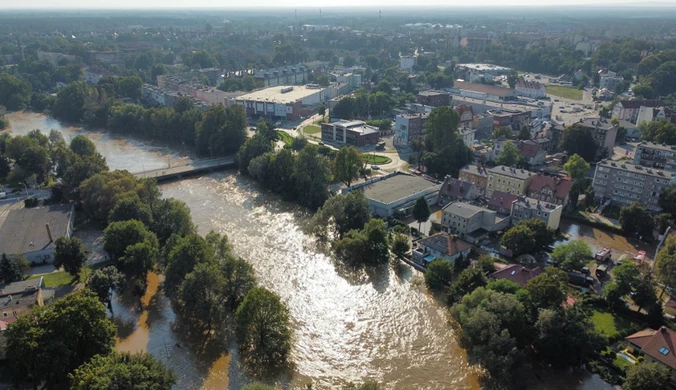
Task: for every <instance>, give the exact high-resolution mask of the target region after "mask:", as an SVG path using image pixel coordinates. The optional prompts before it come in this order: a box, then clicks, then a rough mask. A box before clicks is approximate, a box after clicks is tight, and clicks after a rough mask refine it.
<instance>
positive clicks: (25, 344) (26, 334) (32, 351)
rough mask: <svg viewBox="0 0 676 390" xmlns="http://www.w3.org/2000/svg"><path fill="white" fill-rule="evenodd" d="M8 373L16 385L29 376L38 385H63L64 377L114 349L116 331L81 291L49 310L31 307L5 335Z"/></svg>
mask: <svg viewBox="0 0 676 390" xmlns="http://www.w3.org/2000/svg"><path fill="white" fill-rule="evenodd" d="M5 336H6V338H7V348H6V351H7V361H8V362H10V367H11V368H10V370H9V372H10V373H11V374H12V377H13V378H14V379H15V380H17V381H22V380H24V379H26V378H27V377H29V376H31V377H32V379H33V386H34V387H35V388H38V386H40V385H41V383H42V382H47V383H49V384H50V385H54V384H57V383H61V384H65V383H66V379H67V375H68V374H69V373H71V372H73V371H74V370H75V369H76V368H78V367H80V366H81V365H82V364H83V363H85V362H87V361H89V360H90V359H91V358H92V357H94V356H96V355H107V354H109V353H111V352H112V351H113V348H114V346H115V325H114V324H113V323H112V322H111V321H110V319H108V316H107V314H106V308H105V307H104V306H103V304H101V302H99V300H98V298H97V297H96V294H94V293H93V292H91V291H89V290H86V289H85V290H80V291H77V292H74V293H72V294H69V295H66V296H65V297H63V298H61V299H58V300H57V301H56V302H54V304H53V305H51V306H45V307H37V306H36V307H34V308H33V315H25V316H20V317H19V318H18V319H17V321H16V322H14V323H13V324H11V325H10V326H9V327H8V329H7V330H6V332H5Z"/></svg>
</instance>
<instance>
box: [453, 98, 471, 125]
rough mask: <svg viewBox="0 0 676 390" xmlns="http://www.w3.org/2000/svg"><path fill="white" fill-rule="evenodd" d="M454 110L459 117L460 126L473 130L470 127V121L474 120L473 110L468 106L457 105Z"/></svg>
mask: <svg viewBox="0 0 676 390" xmlns="http://www.w3.org/2000/svg"><path fill="white" fill-rule="evenodd" d="M455 110H456V111H457V112H458V115H459V116H460V126H462V127H469V128H471V129H472V128H474V127H473V126H472V120H473V119H474V108H472V106H471V105H469V104H458V105H457V106H456V107H455Z"/></svg>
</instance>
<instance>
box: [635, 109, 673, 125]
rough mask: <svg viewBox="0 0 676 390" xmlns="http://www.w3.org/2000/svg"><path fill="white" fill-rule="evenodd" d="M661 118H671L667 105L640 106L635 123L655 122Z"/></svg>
mask: <svg viewBox="0 0 676 390" xmlns="http://www.w3.org/2000/svg"><path fill="white" fill-rule="evenodd" d="M662 119H667V120H669V119H671V110H669V108H668V107H647V106H641V108H639V110H638V116H637V117H636V124H637V125H640V124H641V123H642V122H657V121H660V120H662Z"/></svg>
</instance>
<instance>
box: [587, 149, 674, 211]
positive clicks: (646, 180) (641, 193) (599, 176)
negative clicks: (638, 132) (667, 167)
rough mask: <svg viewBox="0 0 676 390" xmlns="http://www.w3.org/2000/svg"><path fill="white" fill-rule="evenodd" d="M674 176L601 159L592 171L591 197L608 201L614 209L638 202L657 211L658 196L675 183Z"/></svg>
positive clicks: (669, 173)
mask: <svg viewBox="0 0 676 390" xmlns="http://www.w3.org/2000/svg"><path fill="white" fill-rule="evenodd" d="M675 176H676V174H674V173H672V172H666V171H662V170H657V169H653V168H647V167H643V166H641V165H634V164H623V163H620V162H615V161H608V160H602V161H600V162H599V163H598V164H596V171H595V172H594V182H593V186H594V192H595V197H596V198H597V199H598V200H600V201H601V202H607V201H610V203H611V204H613V205H615V206H624V205H628V204H631V203H633V202H638V203H640V204H642V205H644V206H646V207H647V208H648V209H649V210H651V211H655V212H658V211H660V210H661V208H660V206H659V198H660V194H661V193H662V191H663V190H664V188H665V187H666V186H668V185H669V184H670V183H672V182H675V181H676V179H675Z"/></svg>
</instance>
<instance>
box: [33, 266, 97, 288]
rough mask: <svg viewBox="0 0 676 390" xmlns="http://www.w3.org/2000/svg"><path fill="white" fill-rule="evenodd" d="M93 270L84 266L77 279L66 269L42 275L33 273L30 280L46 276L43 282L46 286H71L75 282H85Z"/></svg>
mask: <svg viewBox="0 0 676 390" xmlns="http://www.w3.org/2000/svg"><path fill="white" fill-rule="evenodd" d="M91 272H92V270H91V269H90V268H88V267H84V268H83V269H82V272H81V273H80V279H79V280H77V279H75V278H74V277H72V276H71V275H70V274H69V273H68V272H66V271H57V272H52V273H49V274H42V275H33V276H31V277H29V278H28V279H29V280H32V279H39V278H41V277H44V279H43V280H42V283H43V285H44V287H47V288H54V287H59V286H70V285H72V284H75V283H77V282H84V281H85V279H86V277H87V275H89V274H91Z"/></svg>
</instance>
